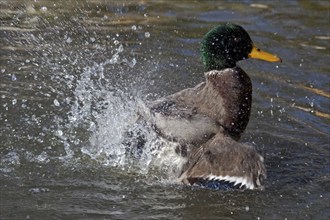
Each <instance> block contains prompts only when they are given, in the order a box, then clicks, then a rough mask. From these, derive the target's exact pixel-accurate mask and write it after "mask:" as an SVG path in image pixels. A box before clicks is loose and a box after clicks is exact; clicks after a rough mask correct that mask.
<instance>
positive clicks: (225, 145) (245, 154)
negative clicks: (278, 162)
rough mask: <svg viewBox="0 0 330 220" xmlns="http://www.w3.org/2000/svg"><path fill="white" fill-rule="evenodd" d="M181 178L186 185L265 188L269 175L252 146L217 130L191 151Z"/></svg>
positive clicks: (260, 157)
mask: <svg viewBox="0 0 330 220" xmlns="http://www.w3.org/2000/svg"><path fill="white" fill-rule="evenodd" d="M188 163H189V164H188V165H187V169H186V170H185V171H184V172H183V173H182V175H181V177H180V178H179V180H180V181H182V182H183V183H185V184H191V185H192V184H195V183H196V184H199V185H207V184H208V183H210V182H212V183H214V182H226V183H230V184H231V185H232V186H233V187H236V188H248V189H254V188H262V183H263V180H264V179H265V178H266V169H265V166H264V164H263V157H262V156H261V155H259V154H258V153H257V151H256V150H255V149H254V148H253V147H252V146H249V145H246V144H242V143H238V142H236V141H235V140H233V139H232V138H230V137H227V136H226V135H224V134H222V133H218V134H217V135H215V136H214V137H213V138H212V139H211V140H209V141H208V142H207V143H205V144H204V145H202V146H201V147H200V148H199V149H197V150H196V152H194V153H192V154H191V157H190V158H189V162H188Z"/></svg>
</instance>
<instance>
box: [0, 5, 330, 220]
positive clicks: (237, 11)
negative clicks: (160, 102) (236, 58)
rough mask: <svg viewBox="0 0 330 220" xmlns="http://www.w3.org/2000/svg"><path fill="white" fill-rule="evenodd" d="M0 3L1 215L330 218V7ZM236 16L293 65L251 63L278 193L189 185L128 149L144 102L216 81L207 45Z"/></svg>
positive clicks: (270, 184) (254, 133)
mask: <svg viewBox="0 0 330 220" xmlns="http://www.w3.org/2000/svg"><path fill="white" fill-rule="evenodd" d="M0 6H1V9H0V22H1V27H0V45H1V51H0V53H1V57H0V62H1V63H0V126H1V127H0V129H1V136H0V160H1V164H0V183H1V192H0V200H1V201H0V219H329V218H330V205H329V203H330V202H329V196H330V193H329V191H330V174H329V172H330V165H329V158H330V149H329V147H330V139H329V135H330V130H329V129H330V102H329V99H330V91H329V88H330V80H329V79H330V78H329V73H330V68H329V61H330V53H329V49H330V37H329V30H330V3H329V1H307V0H306V1H304V0H301V1H299V0H291V1H248V0H246V1H188V0H182V1H147V0H144V1H143V0H140V1H102V0H89V1H73V0H67V1H43V0H36V1H32V0H27V1H14V0H5V1H4V0H2V1H1V2H0ZM227 21H230V22H234V23H237V24H239V25H242V26H243V27H244V28H245V29H246V30H247V31H248V32H249V33H250V35H251V38H252V39H253V40H254V42H255V43H256V44H257V45H258V46H259V47H260V48H262V49H265V50H267V51H270V52H272V53H275V54H277V55H279V56H280V57H281V58H282V59H283V63H280V64H274V63H266V62H262V61H257V60H247V61H242V62H240V63H239V65H240V66H241V67H242V68H243V69H244V70H245V71H246V72H247V73H248V74H249V75H250V77H251V79H252V81H253V87H254V93H253V111H252V115H251V120H250V123H249V125H248V127H247V130H246V132H245V134H244V136H243V138H242V141H243V142H247V143H250V144H253V145H255V146H256V148H257V149H258V150H259V151H260V152H262V154H263V155H264V157H265V161H266V166H267V169H268V179H267V181H266V190H265V191H214V190H210V189H202V188H196V187H186V186H182V185H178V184H176V183H174V181H173V180H172V179H171V176H166V175H163V172H164V171H166V169H160V170H159V169H156V168H155V167H156V166H155V161H154V158H152V156H153V155H150V156H146V157H145V158H143V159H142V160H140V161H132V160H131V158H127V156H126V155H125V149H124V147H123V146H122V145H121V141H122V139H123V132H124V131H125V130H126V129H127V128H128V127H130V126H132V124H133V123H134V120H135V119H136V110H137V107H136V106H137V105H136V103H137V102H139V100H152V99H156V98H159V97H162V96H164V95H167V94H171V93H174V92H176V91H179V90H181V89H183V88H187V87H192V86H194V85H196V84H198V83H199V82H201V81H203V80H204V76H203V67H202V64H201V61H200V58H199V42H200V41H201V38H202V37H203V35H204V34H205V33H206V32H207V31H208V30H209V29H211V28H212V27H214V26H216V25H217V24H218V23H220V22H227ZM147 133H148V132H147ZM147 137H148V138H149V140H150V143H149V145H150V146H156V144H159V143H158V142H156V141H155V140H156V139H155V134H152V133H151V132H150V133H148V134H147Z"/></svg>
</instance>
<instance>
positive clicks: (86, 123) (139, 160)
mask: <svg viewBox="0 0 330 220" xmlns="http://www.w3.org/2000/svg"><path fill="white" fill-rule="evenodd" d="M123 51H124V48H123V46H122V45H119V47H118V48H117V49H116V52H115V53H114V54H113V55H112V57H111V58H110V59H108V60H106V61H104V62H101V63H94V64H93V65H92V66H89V67H85V68H84V69H83V71H82V73H81V76H80V79H78V80H77V82H76V85H75V89H74V91H73V96H74V97H73V98H71V99H70V100H69V101H68V102H69V103H71V106H70V110H69V112H68V113H67V116H68V118H67V120H66V121H65V123H63V122H62V121H61V120H58V123H57V129H56V130H55V135H56V136H57V137H58V138H59V139H60V140H61V141H62V143H63V145H64V151H65V153H66V155H63V156H62V157H60V159H61V160H63V161H66V162H74V161H77V159H79V158H80V157H84V158H86V157H87V158H89V160H92V161H94V162H96V163H98V164H101V165H103V166H113V167H120V168H122V169H124V170H129V171H134V172H138V173H141V174H147V173H150V172H154V171H156V172H157V171H161V172H158V173H162V174H164V175H165V176H172V175H175V176H178V172H179V170H178V168H177V166H176V164H179V165H181V164H182V163H183V162H184V160H181V158H177V155H176V153H175V146H176V143H171V142H169V141H168V140H165V139H163V138H161V137H159V136H158V135H157V133H156V132H155V131H154V130H153V129H152V126H151V124H149V123H148V121H147V120H144V119H143V117H142V116H141V115H148V109H147V108H146V107H145V104H144V102H143V101H142V100H141V99H140V98H139V97H134V96H132V95H129V94H128V93H127V92H125V91H123V90H121V89H120V88H118V87H117V86H116V85H114V84H113V83H112V81H111V80H110V78H109V77H111V76H113V75H115V73H113V72H111V73H109V72H108V71H109V68H107V67H108V66H116V65H119V64H121V63H126V64H127V65H128V66H129V67H130V68H134V67H135V65H136V64H137V61H136V59H135V58H133V59H132V60H128V59H127V58H125V57H121V53H122V52H123ZM69 81H70V80H69ZM69 81H68V82H66V83H67V84H71V83H72V82H69ZM135 94H138V91H137V92H136V93H135ZM55 100H56V99H55ZM55 100H54V105H55V106H60V103H59V101H58V100H56V101H55ZM141 118H142V119H141ZM141 143H142V144H143V146H142V145H141ZM141 146H142V147H141ZM142 148H143V149H142ZM173 161H176V163H173ZM165 178H166V177H165Z"/></svg>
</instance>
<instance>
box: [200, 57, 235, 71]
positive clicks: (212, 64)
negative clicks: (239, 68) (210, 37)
mask: <svg viewBox="0 0 330 220" xmlns="http://www.w3.org/2000/svg"><path fill="white" fill-rule="evenodd" d="M203 63H204V66H205V68H206V71H207V72H208V71H212V70H218V71H222V70H224V69H227V68H234V67H235V66H236V62H235V61H231V60H224V59H216V60H215V59H212V60H208V61H205V60H204V61H203Z"/></svg>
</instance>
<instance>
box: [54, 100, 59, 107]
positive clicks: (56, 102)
mask: <svg viewBox="0 0 330 220" xmlns="http://www.w3.org/2000/svg"><path fill="white" fill-rule="evenodd" d="M54 105H55V106H57V107H59V106H60V103H59V101H57V99H54Z"/></svg>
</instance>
